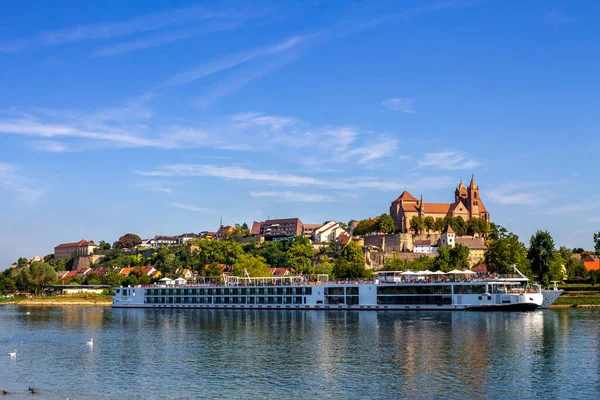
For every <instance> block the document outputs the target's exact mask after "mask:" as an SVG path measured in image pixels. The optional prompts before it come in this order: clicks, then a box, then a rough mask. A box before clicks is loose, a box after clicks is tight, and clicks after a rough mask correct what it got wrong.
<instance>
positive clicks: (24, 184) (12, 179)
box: [0, 162, 45, 205]
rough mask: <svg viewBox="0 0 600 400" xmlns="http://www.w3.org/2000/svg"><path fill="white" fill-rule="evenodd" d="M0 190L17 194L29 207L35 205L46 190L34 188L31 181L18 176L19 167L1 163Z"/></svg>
mask: <svg viewBox="0 0 600 400" xmlns="http://www.w3.org/2000/svg"><path fill="white" fill-rule="evenodd" d="M0 190H7V191H10V192H14V193H17V194H18V195H19V197H20V198H21V199H22V200H23V201H24V202H26V203H27V204H29V205H33V204H34V203H35V202H37V201H38V200H39V199H40V198H41V197H42V196H43V195H44V194H45V190H44V189H40V188H36V187H35V186H33V185H32V184H31V183H30V182H29V179H27V178H25V177H23V176H21V175H19V174H18V168H17V166H15V165H13V164H7V163H1V162H0Z"/></svg>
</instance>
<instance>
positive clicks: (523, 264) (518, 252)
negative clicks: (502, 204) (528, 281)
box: [485, 225, 529, 274]
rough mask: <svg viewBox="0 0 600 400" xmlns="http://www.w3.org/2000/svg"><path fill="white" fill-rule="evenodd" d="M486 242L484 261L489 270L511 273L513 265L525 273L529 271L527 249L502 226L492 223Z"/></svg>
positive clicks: (515, 236)
mask: <svg viewBox="0 0 600 400" xmlns="http://www.w3.org/2000/svg"><path fill="white" fill-rule="evenodd" d="M486 244H487V250H486V252H485V263H486V265H487V269H488V271H489V272H492V273H498V274H512V273H513V265H515V266H516V267H517V268H518V269H519V270H520V271H521V272H523V273H525V274H526V273H528V272H529V260H528V259H527V249H526V248H525V246H524V245H523V243H521V242H520V241H519V237H518V236H517V235H515V234H514V233H512V232H508V231H507V230H506V229H505V228H503V227H502V226H499V225H492V230H491V234H490V238H489V239H488V240H487V243H486Z"/></svg>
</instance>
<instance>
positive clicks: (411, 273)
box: [401, 270, 417, 275]
mask: <svg viewBox="0 0 600 400" xmlns="http://www.w3.org/2000/svg"><path fill="white" fill-rule="evenodd" d="M416 274H417V273H416V272H412V271H411V270H408V271H404V272H403V273H402V274H401V275H416Z"/></svg>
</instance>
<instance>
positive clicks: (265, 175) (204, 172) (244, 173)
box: [137, 164, 323, 186]
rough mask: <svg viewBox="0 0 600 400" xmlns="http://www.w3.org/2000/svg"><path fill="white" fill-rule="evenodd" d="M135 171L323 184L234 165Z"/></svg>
mask: <svg viewBox="0 0 600 400" xmlns="http://www.w3.org/2000/svg"><path fill="white" fill-rule="evenodd" d="M137 173H138V174H139V175H142V176H209V177H217V178H227V179H236V180H247V181H264V182H273V183H279V184H282V185H288V186H302V185H322V184H323V181H320V180H318V179H315V178H312V177H308V176H299V175H293V174H279V173H277V172H265V171H252V170H249V169H247V168H242V167H235V166H233V167H232V166H216V165H200V164H171V165H163V166H162V167H159V168H158V169H156V170H154V171H148V172H140V171H138V172H137Z"/></svg>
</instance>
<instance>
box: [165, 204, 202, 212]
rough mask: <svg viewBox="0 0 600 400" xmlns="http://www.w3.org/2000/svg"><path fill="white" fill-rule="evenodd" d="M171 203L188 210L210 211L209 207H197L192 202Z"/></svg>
mask: <svg viewBox="0 0 600 400" xmlns="http://www.w3.org/2000/svg"><path fill="white" fill-rule="evenodd" d="M170 204H171V205H172V206H173V207H176V208H181V209H183V210H188V211H208V209H206V208H203V207H197V206H194V205H192V204H185V203H170Z"/></svg>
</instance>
